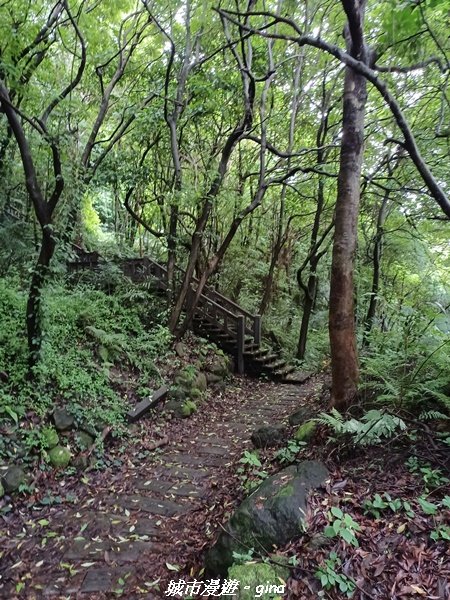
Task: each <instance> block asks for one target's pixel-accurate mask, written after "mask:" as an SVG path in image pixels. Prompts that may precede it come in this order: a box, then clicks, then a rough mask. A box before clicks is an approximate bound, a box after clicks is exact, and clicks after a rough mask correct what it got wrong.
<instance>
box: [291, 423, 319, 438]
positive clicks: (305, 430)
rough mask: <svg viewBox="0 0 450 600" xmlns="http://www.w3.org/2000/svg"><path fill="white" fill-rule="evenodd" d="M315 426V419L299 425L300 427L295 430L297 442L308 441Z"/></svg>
mask: <svg viewBox="0 0 450 600" xmlns="http://www.w3.org/2000/svg"><path fill="white" fill-rule="evenodd" d="M316 427H317V423H316V421H306V423H303V425H300V427H299V428H298V429H297V431H296V432H295V439H296V440H297V442H308V441H309V440H310V439H311V438H312V436H313V435H314V432H315V431H316Z"/></svg>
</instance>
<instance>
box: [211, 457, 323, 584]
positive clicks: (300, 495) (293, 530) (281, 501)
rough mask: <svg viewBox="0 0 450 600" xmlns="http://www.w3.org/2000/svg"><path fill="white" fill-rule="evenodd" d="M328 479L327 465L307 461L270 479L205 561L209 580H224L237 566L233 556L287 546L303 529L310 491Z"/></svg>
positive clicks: (234, 518) (237, 513)
mask: <svg viewBox="0 0 450 600" xmlns="http://www.w3.org/2000/svg"><path fill="white" fill-rule="evenodd" d="M327 476H328V472H327V469H326V468H325V466H324V465H322V464H321V463H319V462H316V461H305V462H302V463H299V464H298V465H292V466H290V467H287V468H286V469H283V470H282V471H280V472H279V473H277V474H275V475H272V476H271V477H268V478H267V479H266V480H265V481H264V482H263V483H262V484H261V486H260V487H259V488H258V489H257V490H256V491H255V492H253V493H252V494H251V495H250V496H249V497H248V498H246V499H245V500H244V501H243V502H242V504H241V505H240V506H239V507H238V509H237V510H236V511H235V513H234V514H233V516H232V517H231V519H230V520H229V521H228V523H227V525H226V526H225V529H224V531H222V533H221V534H220V535H219V538H218V540H217V542H216V543H215V544H214V546H213V547H212V548H211V549H210V550H209V551H208V553H207V555H206V560H205V567H206V572H207V574H208V575H209V576H217V575H220V576H222V577H224V576H225V575H226V572H227V569H228V568H229V567H230V566H231V565H232V564H233V552H238V553H242V552H245V551H246V550H247V549H248V548H252V547H253V548H258V550H263V549H265V550H266V551H267V552H270V551H271V550H272V548H273V546H277V547H279V546H283V545H284V544H286V543H287V542H289V541H291V540H292V539H294V538H295V537H297V536H299V535H300V534H301V532H302V529H303V520H304V516H305V512H306V503H307V496H308V492H309V490H310V489H312V488H315V487H318V486H320V485H321V484H323V482H324V481H325V480H326V478H327Z"/></svg>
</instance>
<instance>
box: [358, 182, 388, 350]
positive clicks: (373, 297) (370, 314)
mask: <svg viewBox="0 0 450 600" xmlns="http://www.w3.org/2000/svg"><path fill="white" fill-rule="evenodd" d="M388 200H389V191H387V192H386V194H385V196H384V198H383V201H382V203H381V206H380V210H379V211H378V218H377V230H376V232H375V239H374V246H373V273H372V289H371V292H370V300H369V307H368V309H367V316H366V320H365V332H364V333H365V335H364V344H365V345H366V344H367V343H368V338H367V335H368V334H369V333H370V331H371V329H372V325H373V321H374V319H375V315H376V312H377V305H378V290H379V288H380V275H381V257H382V254H383V235H384V222H385V220H386V208H387V203H388Z"/></svg>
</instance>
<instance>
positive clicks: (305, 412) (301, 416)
mask: <svg viewBox="0 0 450 600" xmlns="http://www.w3.org/2000/svg"><path fill="white" fill-rule="evenodd" d="M313 416H314V411H313V410H312V409H311V408H309V407H308V406H302V408H299V409H298V410H296V411H295V412H294V413H292V415H289V425H301V424H302V423H304V422H305V421H309V419H311V418H312V417H313Z"/></svg>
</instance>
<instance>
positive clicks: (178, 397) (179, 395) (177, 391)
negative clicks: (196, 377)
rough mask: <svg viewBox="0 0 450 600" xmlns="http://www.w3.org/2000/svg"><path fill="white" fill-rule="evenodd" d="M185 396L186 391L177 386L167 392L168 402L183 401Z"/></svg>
mask: <svg viewBox="0 0 450 600" xmlns="http://www.w3.org/2000/svg"><path fill="white" fill-rule="evenodd" d="M186 398H187V393H186V391H185V390H183V389H182V388H179V387H176V388H172V389H171V390H170V391H169V394H168V399H169V402H178V403H180V402H184V401H185V400H186ZM166 406H167V404H166Z"/></svg>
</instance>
